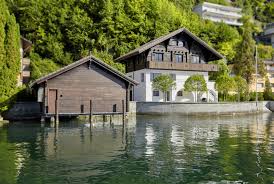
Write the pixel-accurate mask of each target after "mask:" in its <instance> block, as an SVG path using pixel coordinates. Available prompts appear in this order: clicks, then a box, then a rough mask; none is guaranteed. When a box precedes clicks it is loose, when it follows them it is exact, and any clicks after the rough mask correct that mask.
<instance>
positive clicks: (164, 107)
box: [130, 101, 274, 115]
mask: <svg viewBox="0 0 274 184" xmlns="http://www.w3.org/2000/svg"><path fill="white" fill-rule="evenodd" d="M131 103H132V104H131V105H130V107H131V108H130V111H132V112H136V113H137V114H169V113H179V114H185V115H232V114H248V113H256V112H271V111H270V110H269V109H268V108H270V107H273V108H272V110H274V103H273V102H266V101H264V102H258V104H257V105H256V102H240V103H170V102H131ZM134 106H136V108H135V109H134ZM270 109H271V108H270Z"/></svg>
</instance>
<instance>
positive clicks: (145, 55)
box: [116, 28, 223, 102]
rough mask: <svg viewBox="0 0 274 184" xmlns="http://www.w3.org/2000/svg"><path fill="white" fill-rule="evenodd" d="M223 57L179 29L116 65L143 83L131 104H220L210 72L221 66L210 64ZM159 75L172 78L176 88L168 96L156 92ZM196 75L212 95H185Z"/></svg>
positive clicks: (146, 45) (136, 89)
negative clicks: (205, 102) (123, 65)
mask: <svg viewBox="0 0 274 184" xmlns="http://www.w3.org/2000/svg"><path fill="white" fill-rule="evenodd" d="M222 58H223V56H222V55H221V54H219V53H218V52H217V51H216V50H214V49H213V48H211V47H210V46H208V45H207V44H206V43H205V42H204V41H202V40H201V39H199V38H198V37H196V36H195V35H193V34H192V33H191V32H190V31H188V30H187V29H184V28H182V29H179V30H176V31H174V32H171V33H169V34H167V35H164V36H162V37H160V38H157V39H155V40H152V41H150V42H148V43H146V44H144V45H142V46H141V47H139V48H137V49H135V50H133V51H131V52H129V53H127V54H125V55H123V56H121V57H119V58H117V59H116V61H119V62H122V63H125V65H126V73H127V76H129V77H131V78H133V79H134V80H136V81H138V82H139V85H137V86H134V87H133V89H132V90H131V100H135V101H148V102H161V101H172V102H194V101H208V102H216V101H217V100H218V93H217V91H216V90H215V87H214V86H215V82H214V81H209V76H208V72H216V71H218V66H217V65H215V64H208V62H209V61H213V60H219V59H222ZM159 74H170V75H171V76H172V78H173V79H174V80H175V82H176V87H175V88H174V89H170V91H169V92H167V93H166V96H164V94H163V93H162V92H161V91H158V90H155V89H153V88H152V81H153V79H154V78H155V77H156V76H157V75H159ZM194 74H200V75H203V76H204V78H205V80H206V83H207V88H208V92H204V93H202V94H200V95H198V100H194V98H195V95H194V93H189V92H185V91H184V83H185V81H186V80H187V78H188V77H190V76H191V75H194Z"/></svg>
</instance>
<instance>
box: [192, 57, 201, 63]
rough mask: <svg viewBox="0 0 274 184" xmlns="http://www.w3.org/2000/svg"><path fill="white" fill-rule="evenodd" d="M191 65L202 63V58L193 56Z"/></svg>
mask: <svg viewBox="0 0 274 184" xmlns="http://www.w3.org/2000/svg"><path fill="white" fill-rule="evenodd" d="M191 63H200V57H199V56H198V55H192V56H191Z"/></svg>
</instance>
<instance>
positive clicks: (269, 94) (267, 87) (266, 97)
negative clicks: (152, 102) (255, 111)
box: [263, 77, 273, 100]
mask: <svg viewBox="0 0 274 184" xmlns="http://www.w3.org/2000/svg"><path fill="white" fill-rule="evenodd" d="M263 96H264V100H273V94H272V87H271V84H270V82H269V79H268V77H266V80H265V88H264V94H263Z"/></svg>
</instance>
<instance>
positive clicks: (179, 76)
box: [127, 69, 218, 102]
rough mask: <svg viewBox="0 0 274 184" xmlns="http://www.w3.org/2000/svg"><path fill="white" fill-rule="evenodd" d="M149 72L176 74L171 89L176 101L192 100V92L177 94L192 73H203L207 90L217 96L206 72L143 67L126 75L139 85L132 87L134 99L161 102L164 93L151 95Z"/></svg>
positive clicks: (213, 83)
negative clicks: (174, 86)
mask: <svg viewBox="0 0 274 184" xmlns="http://www.w3.org/2000/svg"><path fill="white" fill-rule="evenodd" d="M142 73H144V76H145V80H144V82H141V74H142ZM151 73H161V74H175V75H176V88H175V89H172V90H171V101H176V102H193V101H194V96H195V95H194V93H187V92H183V96H182V97H180V96H177V92H178V91H180V90H182V89H183V87H184V83H185V81H186V80H187V78H188V77H189V76H191V75H194V74H200V75H203V76H204V78H205V80H206V82H207V87H208V89H209V90H212V91H213V92H214V93H215V94H216V97H217V94H218V93H217V91H216V90H215V89H214V85H215V82H213V81H208V72H195V71H175V70H152V69H143V70H138V71H134V72H130V73H128V74H127V76H129V77H132V78H133V79H134V80H136V81H138V82H139V85H137V86H135V87H134V90H133V96H134V100H135V101H147V102H163V101H164V94H163V93H162V92H160V96H158V97H157V96H153V88H152V82H151V81H150V75H151ZM208 97H209V99H211V101H214V97H212V96H210V95H208V94H207V93H204V94H202V95H201V96H200V99H202V98H208Z"/></svg>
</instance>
